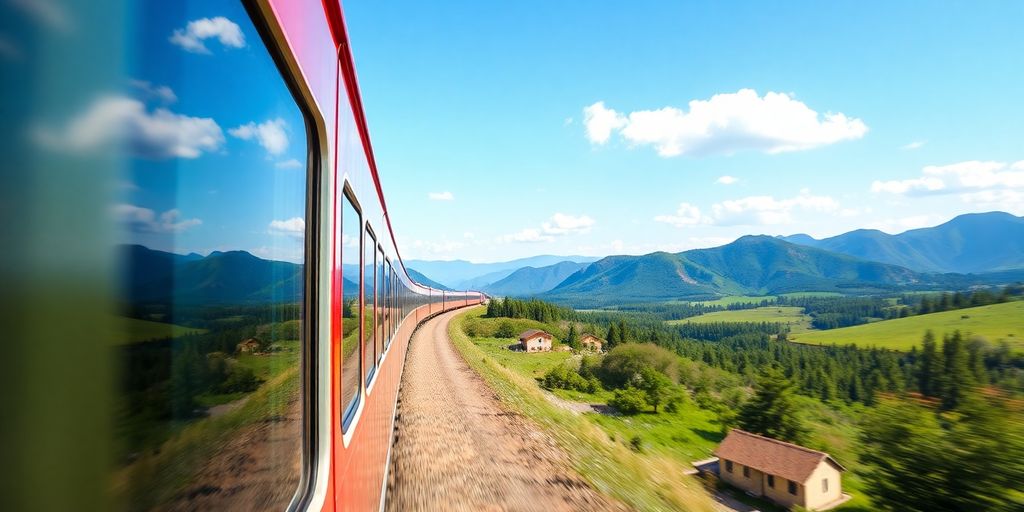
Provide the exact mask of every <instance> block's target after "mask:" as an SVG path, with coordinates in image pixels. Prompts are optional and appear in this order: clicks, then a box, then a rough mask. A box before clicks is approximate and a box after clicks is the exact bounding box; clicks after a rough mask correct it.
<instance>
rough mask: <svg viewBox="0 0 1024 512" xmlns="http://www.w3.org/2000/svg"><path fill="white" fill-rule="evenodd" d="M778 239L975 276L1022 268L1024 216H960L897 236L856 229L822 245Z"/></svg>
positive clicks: (798, 239)
mask: <svg viewBox="0 0 1024 512" xmlns="http://www.w3.org/2000/svg"><path fill="white" fill-rule="evenodd" d="M783 240H786V241H788V242H792V243H796V244H801V245H807V246H810V247H817V248H820V249H826V250H829V251H835V252H839V253H842V254H847V255H850V256H855V257H858V258H863V259H867V260H872V261H880V262H882V263H891V264H893V265H900V266H904V267H907V268H910V269H913V270H916V271H919V272H956V273H979V272H993V271H999V270H1009V269H1019V268H1024V217H1015V216H1013V215H1010V214H1009V213H1004V212H989V213H971V214H966V215H960V216H958V217H956V218H954V219H952V220H950V221H949V222H946V223H945V224H940V225H938V226H935V227H930V228H921V229H912V230H910V231H906V232H904V233H900V234H898V235H890V234H887V233H883V232H881V231H878V230H874V229H858V230H856V231H850V232H849V233H844V234H842V235H837V236H834V237H831V238H825V239H822V240H816V239H814V238H812V237H810V236H807V235H804V234H799V235H791V236H787V237H783Z"/></svg>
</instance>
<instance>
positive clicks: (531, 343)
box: [526, 337, 551, 352]
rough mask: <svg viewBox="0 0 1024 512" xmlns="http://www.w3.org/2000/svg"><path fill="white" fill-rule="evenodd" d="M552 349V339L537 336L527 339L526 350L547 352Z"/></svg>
mask: <svg viewBox="0 0 1024 512" xmlns="http://www.w3.org/2000/svg"><path fill="white" fill-rule="evenodd" d="M549 350H551V341H549V340H547V339H545V338H541V337H536V338H530V339H528V340H526V351H527V352H547V351H549Z"/></svg>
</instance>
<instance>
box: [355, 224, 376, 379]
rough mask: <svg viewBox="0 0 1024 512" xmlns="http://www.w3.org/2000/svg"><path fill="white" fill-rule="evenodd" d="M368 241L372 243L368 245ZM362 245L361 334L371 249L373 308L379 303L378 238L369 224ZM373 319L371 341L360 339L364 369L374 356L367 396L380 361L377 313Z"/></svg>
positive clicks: (366, 375) (368, 373) (367, 370)
mask: <svg viewBox="0 0 1024 512" xmlns="http://www.w3.org/2000/svg"><path fill="white" fill-rule="evenodd" d="M368 241H369V242H370V243H367V242H368ZM362 244H363V245H362V252H361V253H360V261H361V262H362V264H361V265H360V267H359V296H360V299H359V305H360V307H359V313H360V315H361V316H360V317H359V329H360V332H363V333H365V330H366V318H365V316H364V315H365V314H366V311H367V308H366V299H367V293H366V267H367V261H365V260H366V256H367V254H366V251H367V249H370V250H372V251H373V262H372V263H371V264H370V265H369V266H370V268H372V269H373V278H372V282H373V298H372V300H373V307H374V309H376V302H377V249H376V248H377V237H376V236H375V235H374V232H373V228H372V227H371V226H370V223H369V222H367V223H366V224H365V227H364V228H363V242H362ZM371 318H373V322H372V324H371V325H372V327H371V328H370V337H369V339H368V338H367V336H366V335H365V334H363V336H361V337H360V348H361V349H362V352H360V354H361V357H362V358H363V362H362V365H363V366H364V367H365V366H366V362H367V359H366V356H367V355H368V354H373V364H371V365H369V367H366V368H364V372H363V385H364V386H365V388H366V393H367V394H369V393H370V388H371V387H372V386H371V385H372V383H373V380H374V377H376V376H377V365H378V363H379V360H378V359H377V355H376V352H375V350H376V346H377V313H376V311H374V312H373V314H372V315H371Z"/></svg>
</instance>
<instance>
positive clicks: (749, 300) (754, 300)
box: [690, 295, 775, 307]
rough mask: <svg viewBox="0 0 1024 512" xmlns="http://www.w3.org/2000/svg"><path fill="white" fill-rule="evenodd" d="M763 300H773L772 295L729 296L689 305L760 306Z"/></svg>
mask: <svg viewBox="0 0 1024 512" xmlns="http://www.w3.org/2000/svg"><path fill="white" fill-rule="evenodd" d="M765 300H769V301H771V300H775V296H774V295H764V296H757V295H730V296H728V297H722V298H720V299H715V300H702V301H697V302H691V303H690V304H702V305H705V306H722V307H728V306H731V305H733V304H760V303H761V302H762V301H765Z"/></svg>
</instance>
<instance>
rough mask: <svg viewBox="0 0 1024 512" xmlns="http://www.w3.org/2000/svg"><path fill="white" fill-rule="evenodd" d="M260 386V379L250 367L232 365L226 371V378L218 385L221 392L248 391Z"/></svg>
mask: <svg viewBox="0 0 1024 512" xmlns="http://www.w3.org/2000/svg"><path fill="white" fill-rule="evenodd" d="M259 386H260V380H259V379H258V378H257V377H256V374H255V373H253V371H252V368H246V367H244V366H239V365H237V364H236V365H234V366H232V367H231V370H229V371H228V378H227V379H226V380H225V381H224V382H223V383H222V384H221V385H220V389H221V392H222V393H248V392H250V391H255V390H256V388H258V387H259Z"/></svg>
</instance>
